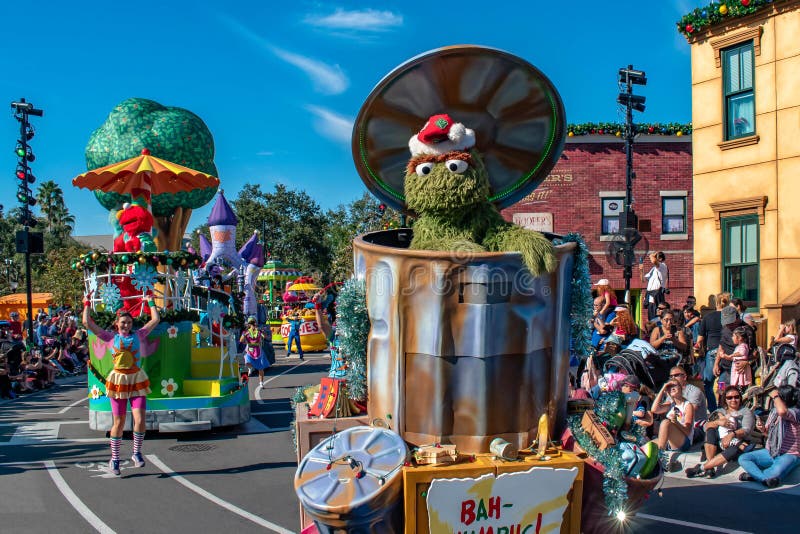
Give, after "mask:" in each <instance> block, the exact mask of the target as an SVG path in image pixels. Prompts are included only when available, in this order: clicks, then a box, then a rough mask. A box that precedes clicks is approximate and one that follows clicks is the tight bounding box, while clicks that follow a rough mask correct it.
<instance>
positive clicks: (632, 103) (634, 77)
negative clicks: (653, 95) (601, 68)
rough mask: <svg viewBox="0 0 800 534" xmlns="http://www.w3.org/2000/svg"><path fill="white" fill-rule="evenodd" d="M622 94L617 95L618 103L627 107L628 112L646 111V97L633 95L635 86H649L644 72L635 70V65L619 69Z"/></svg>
mask: <svg viewBox="0 0 800 534" xmlns="http://www.w3.org/2000/svg"><path fill="white" fill-rule="evenodd" d="M618 81H619V87H620V91H621V92H620V94H619V95H617V103H618V104H621V105H623V106H625V108H627V109H628V110H633V111H640V112H641V111H644V107H645V106H644V102H645V97H643V96H641V95H634V94H633V86H634V85H647V76H646V75H645V73H644V71H643V70H635V69H634V68H633V65H628V68H624V67H623V68H621V69H619V80H618Z"/></svg>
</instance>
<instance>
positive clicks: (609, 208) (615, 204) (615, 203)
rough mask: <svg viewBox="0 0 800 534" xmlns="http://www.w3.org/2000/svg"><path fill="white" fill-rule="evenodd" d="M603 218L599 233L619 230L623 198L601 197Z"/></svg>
mask: <svg viewBox="0 0 800 534" xmlns="http://www.w3.org/2000/svg"><path fill="white" fill-rule="evenodd" d="M601 202H602V203H603V220H602V223H601V225H602V226H601V228H600V233H601V234H602V235H610V234H616V233H617V232H619V216H620V215H622V212H623V209H622V207H623V206H624V204H625V199H624V198H616V197H614V198H603V199H601Z"/></svg>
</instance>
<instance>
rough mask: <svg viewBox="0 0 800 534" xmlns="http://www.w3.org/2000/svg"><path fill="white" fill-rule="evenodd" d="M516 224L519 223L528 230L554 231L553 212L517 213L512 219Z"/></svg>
mask: <svg viewBox="0 0 800 534" xmlns="http://www.w3.org/2000/svg"><path fill="white" fill-rule="evenodd" d="M511 220H512V221H513V222H514V224H518V225H520V226H522V227H523V228H527V229H528V230H536V231H537V232H552V231H553V214H552V213H515V214H514V215H513V218H512V219H511Z"/></svg>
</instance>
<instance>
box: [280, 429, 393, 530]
mask: <svg viewBox="0 0 800 534" xmlns="http://www.w3.org/2000/svg"><path fill="white" fill-rule="evenodd" d="M407 457H408V448H407V447H406V444H405V443H404V442H403V440H402V439H401V438H400V436H399V435H397V433H396V432H393V431H392V430H389V429H386V428H372V427H368V426H357V427H353V428H348V429H347V430H344V431H342V432H339V433H338V434H334V435H333V436H331V437H329V438H327V439H325V440H324V441H322V442H320V443H319V444H318V445H317V446H316V447H314V448H313V449H312V450H311V451H310V452H309V453H308V454H307V455H306V456H305V458H303V460H302V461H301V462H300V465H299V466H298V468H297V474H296V475H295V479H294V487H295V491H296V492H297V496H298V498H299V499H300V503H301V504H302V505H303V508H304V509H305V510H306V512H307V513H308V514H309V515H310V516H311V517H312V518H313V519H314V523H315V524H316V525H317V529H318V530H319V532H320V533H321V534H334V533H337V534H338V533H353V534H355V533H358V534H362V533H363V534H393V533H394V532H401V531H402V525H403V506H402V494H403V477H402V467H403V464H404V463H405V461H406V459H407Z"/></svg>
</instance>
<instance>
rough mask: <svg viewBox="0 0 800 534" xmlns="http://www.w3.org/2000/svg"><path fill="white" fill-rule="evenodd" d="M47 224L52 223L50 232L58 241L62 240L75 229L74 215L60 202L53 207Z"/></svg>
mask: <svg viewBox="0 0 800 534" xmlns="http://www.w3.org/2000/svg"><path fill="white" fill-rule="evenodd" d="M48 224H49V225H52V230H51V231H52V232H53V234H54V235H55V236H56V237H57V239H58V240H59V241H60V242H63V241H64V240H65V239H66V238H67V237H68V236H69V235H70V234H71V233H72V230H74V229H75V216H74V215H72V214H71V213H70V212H69V210H68V209H67V207H66V206H65V205H64V204H63V203H62V204H61V205H60V206H57V207H55V208H54V209H53V211H52V213H51V215H50V217H49V218H48Z"/></svg>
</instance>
